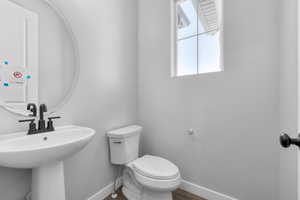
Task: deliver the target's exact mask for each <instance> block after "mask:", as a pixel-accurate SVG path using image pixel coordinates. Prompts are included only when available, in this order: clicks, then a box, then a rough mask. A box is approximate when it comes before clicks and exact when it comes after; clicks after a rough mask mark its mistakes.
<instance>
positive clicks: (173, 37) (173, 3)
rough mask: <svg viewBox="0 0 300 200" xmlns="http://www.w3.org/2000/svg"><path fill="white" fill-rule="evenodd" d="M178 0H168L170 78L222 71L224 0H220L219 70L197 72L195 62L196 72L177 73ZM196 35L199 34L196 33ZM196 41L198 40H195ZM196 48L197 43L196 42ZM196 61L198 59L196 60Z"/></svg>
mask: <svg viewBox="0 0 300 200" xmlns="http://www.w3.org/2000/svg"><path fill="white" fill-rule="evenodd" d="M177 1H178V0H170V5H171V6H170V9H171V12H170V13H171V20H170V21H171V37H170V38H171V77H172V78H180V77H186V76H199V75H203V74H211V73H217V72H223V71H224V5H223V4H224V0H220V7H221V9H220V10H221V12H220V18H221V22H220V33H219V34H220V36H219V42H220V62H219V63H220V70H218V71H210V72H199V64H197V73H194V74H186V75H178V71H177V69H178V63H177V58H178V50H177V46H178V45H177V42H178V40H177V6H176V2H177ZM197 35H199V34H198V33H197ZM197 41H198V40H197ZM197 48H198V44H197ZM197 62H198V61H197Z"/></svg>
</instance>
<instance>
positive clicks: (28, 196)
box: [25, 192, 32, 200]
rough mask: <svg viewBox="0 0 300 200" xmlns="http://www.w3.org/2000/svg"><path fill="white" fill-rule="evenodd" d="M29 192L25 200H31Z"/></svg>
mask: <svg viewBox="0 0 300 200" xmlns="http://www.w3.org/2000/svg"><path fill="white" fill-rule="evenodd" d="M31 194H32V193H31V192H28V193H27V195H26V196H25V200H31Z"/></svg>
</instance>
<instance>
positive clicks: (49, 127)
mask: <svg viewBox="0 0 300 200" xmlns="http://www.w3.org/2000/svg"><path fill="white" fill-rule="evenodd" d="M60 118H61V117H59V116H57V117H48V119H49V121H48V125H47V130H48V131H55V128H54V126H53V119H60Z"/></svg>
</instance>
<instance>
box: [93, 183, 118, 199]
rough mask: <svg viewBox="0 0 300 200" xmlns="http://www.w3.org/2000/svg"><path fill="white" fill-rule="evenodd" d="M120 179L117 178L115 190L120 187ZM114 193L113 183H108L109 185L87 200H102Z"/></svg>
mask: <svg viewBox="0 0 300 200" xmlns="http://www.w3.org/2000/svg"><path fill="white" fill-rule="evenodd" d="M121 185H122V178H118V180H117V188H119V187H121ZM113 191H114V183H110V184H109V185H107V186H105V187H104V188H102V189H101V190H100V191H99V192H97V193H96V194H94V195H93V196H91V197H90V198H88V199H87V200H103V199H105V198H106V197H108V196H109V195H110V194H111V193H112V192H113Z"/></svg>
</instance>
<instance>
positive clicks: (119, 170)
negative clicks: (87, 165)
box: [111, 165, 123, 199]
mask: <svg viewBox="0 0 300 200" xmlns="http://www.w3.org/2000/svg"><path fill="white" fill-rule="evenodd" d="M117 168H118V173H117V175H116V177H115V181H114V190H113V193H112V194H111V198H113V199H116V198H117V197H118V193H117V190H118V189H119V188H118V187H120V186H121V183H120V179H119V178H120V177H121V174H122V170H123V166H122V165H120V166H117Z"/></svg>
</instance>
